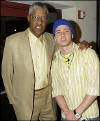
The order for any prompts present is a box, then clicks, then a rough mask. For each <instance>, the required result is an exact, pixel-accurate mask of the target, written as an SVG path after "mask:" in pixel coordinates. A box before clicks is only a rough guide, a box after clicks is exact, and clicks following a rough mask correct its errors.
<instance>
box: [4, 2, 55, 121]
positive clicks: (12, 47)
mask: <svg viewBox="0 0 100 121" xmlns="http://www.w3.org/2000/svg"><path fill="white" fill-rule="evenodd" d="M47 14H48V10H47V7H46V6H45V5H44V4H43V3H40V2H36V3H34V4H33V5H31V6H30V8H29V14H28V17H27V18H28V21H29V28H28V29H27V30H25V31H24V32H19V33H17V34H14V35H11V36H10V37H8V38H7V39H6V43H5V49H4V56H3V62H2V77H3V81H4V85H5V89H6V92H7V95H8V99H9V101H10V104H13V107H14V110H15V113H16V116H17V119H18V120H38V118H39V119H40V120H52V121H53V120H55V119H56V116H55V111H54V109H55V108H53V105H52V97H51V84H50V82H51V81H50V75H49V73H50V66H51V61H52V56H53V51H54V46H55V44H54V41H53V37H52V35H51V34H49V33H47V32H45V28H46V23H47Z"/></svg>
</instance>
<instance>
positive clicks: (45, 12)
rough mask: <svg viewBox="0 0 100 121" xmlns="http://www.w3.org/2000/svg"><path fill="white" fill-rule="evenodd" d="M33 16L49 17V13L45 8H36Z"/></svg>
mask: <svg viewBox="0 0 100 121" xmlns="http://www.w3.org/2000/svg"><path fill="white" fill-rule="evenodd" d="M31 14H38V15H42V14H43V15H47V11H46V10H45V9H44V8H34V9H33V11H32V12H31Z"/></svg>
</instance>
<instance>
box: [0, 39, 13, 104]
mask: <svg viewBox="0 0 100 121" xmlns="http://www.w3.org/2000/svg"><path fill="white" fill-rule="evenodd" d="M11 48H12V46H11V43H10V41H9V39H6V43H5V48H4V53H3V60H2V78H3V83H4V86H5V90H6V93H7V96H8V99H9V102H10V104H12V103H13V98H12V77H13V61H12V49H11Z"/></svg>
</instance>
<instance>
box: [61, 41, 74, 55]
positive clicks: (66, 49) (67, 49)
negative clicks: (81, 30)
mask: <svg viewBox="0 0 100 121" xmlns="http://www.w3.org/2000/svg"><path fill="white" fill-rule="evenodd" d="M72 47H73V42H71V43H70V44H69V45H67V46H64V47H60V48H59V49H60V51H61V53H62V54H63V55H67V54H69V53H71V50H72Z"/></svg>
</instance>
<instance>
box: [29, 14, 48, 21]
mask: <svg viewBox="0 0 100 121" xmlns="http://www.w3.org/2000/svg"><path fill="white" fill-rule="evenodd" d="M31 17H32V19H34V20H35V21H37V20H39V19H40V18H41V20H42V21H46V20H47V16H39V15H34V14H31Z"/></svg>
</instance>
